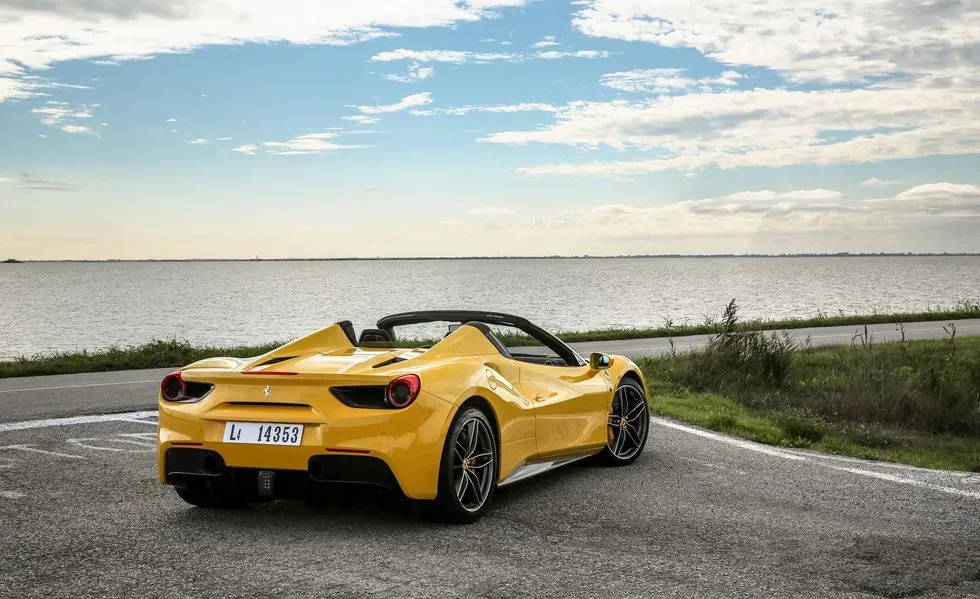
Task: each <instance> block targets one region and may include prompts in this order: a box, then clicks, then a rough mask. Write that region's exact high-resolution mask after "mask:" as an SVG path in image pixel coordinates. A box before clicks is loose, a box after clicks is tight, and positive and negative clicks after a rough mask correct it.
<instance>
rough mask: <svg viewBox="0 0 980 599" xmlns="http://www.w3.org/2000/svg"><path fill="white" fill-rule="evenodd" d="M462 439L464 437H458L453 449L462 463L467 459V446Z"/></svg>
mask: <svg viewBox="0 0 980 599" xmlns="http://www.w3.org/2000/svg"><path fill="white" fill-rule="evenodd" d="M460 437H462V435H459V436H457V437H456V444H455V446H454V447H453V449H454V450H455V452H456V457H457V458H459V461H460V462H462V461H463V460H465V459H466V445H465V444H464V443H463V442H462V441H461V440H460Z"/></svg>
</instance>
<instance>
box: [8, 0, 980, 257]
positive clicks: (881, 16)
mask: <svg viewBox="0 0 980 599" xmlns="http://www.w3.org/2000/svg"><path fill="white" fill-rule="evenodd" d="M0 40H3V42H2V43H0V258H2V257H8V256H9V257H18V258H28V259H50V258H75V259H78V258H144V257H152V258H181V257H247V256H255V255H259V256H262V257H317V256H323V257H331V256H406V255H410V256H417V255H433V256H446V255H498V254H502V255H513V254H522V255H545V254H584V253H588V254H594V255H599V254H601V255H605V254H636V253H718V252H720V253H728V252H736V253H742V252H762V253H782V252H813V251H817V252H838V251H851V252H878V251H886V252H905V251H912V252H934V251H938V252H942V251H952V252H957V251H969V252H978V251H980V66H978V65H980V0H934V1H931V2H930V1H925V2H922V1H918V0H860V1H859V2H855V1H853V0H848V1H844V0H739V1H736V0H700V1H699V2H688V1H687V0H579V1H576V2H567V1H558V0H469V1H468V2H467V1H465V0H398V1H393V0H358V1H357V2H323V1H318V0H276V1H275V2H273V1H265V0H235V1H234V2H233V1H231V0H0Z"/></svg>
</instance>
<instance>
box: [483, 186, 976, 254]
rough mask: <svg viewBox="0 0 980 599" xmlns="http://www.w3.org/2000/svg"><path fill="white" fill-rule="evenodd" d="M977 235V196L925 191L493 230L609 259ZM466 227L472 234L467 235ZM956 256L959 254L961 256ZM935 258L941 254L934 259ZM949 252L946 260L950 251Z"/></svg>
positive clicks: (920, 243) (623, 214)
mask: <svg viewBox="0 0 980 599" xmlns="http://www.w3.org/2000/svg"><path fill="white" fill-rule="evenodd" d="M970 223H972V225H971V224H970ZM976 225H980V186H976V185H958V184H951V183H934V184H929V185H923V186H919V187H916V188H913V189H910V190H907V191H905V192H903V193H900V194H898V195H896V196H893V197H891V198H885V199H882V200H866V201H863V202H858V201H852V200H849V199H847V198H846V197H845V196H844V194H842V193H840V192H838V191H833V190H826V189H802V190H796V191H786V192H776V191H772V190H762V191H744V192H739V193H732V194H729V195H727V196H722V197H718V198H705V199H697V200H689V201H682V202H675V203H671V204H648V205H629V204H617V203H607V204H602V205H597V206H593V207H590V208H584V209H576V210H569V211H563V212H557V213H537V214H528V215H523V214H520V215H518V214H511V215H510V217H509V218H508V219H506V220H505V221H504V222H503V224H501V225H500V226H498V227H497V228H496V229H495V230H494V232H493V233H494V236H495V237H496V239H498V240H506V243H507V247H518V246H520V244H521V243H522V241H528V242H530V241H531V240H533V241H534V242H536V243H535V245H534V246H533V247H538V248H541V247H555V246H556V245H557V246H560V247H567V248H569V250H566V251H569V252H570V253H571V251H573V250H572V248H579V252H575V253H581V251H582V249H583V248H586V249H591V250H593V251H595V250H596V249H598V248H604V249H605V250H606V251H610V250H611V253H617V252H622V251H624V248H629V249H627V250H626V251H650V252H652V253H661V252H662V253H672V252H680V253H691V252H697V251H700V250H702V249H703V250H704V251H706V252H708V253H715V252H729V251H743V252H755V251H759V249H760V246H761V247H762V248H763V249H762V251H763V252H772V251H786V252H807V251H821V252H827V251H842V250H846V251H883V250H884V251H903V252H904V251H936V248H937V247H938V248H951V246H954V245H956V244H958V245H959V246H961V249H966V250H967V251H969V250H970V249H971V248H972V249H973V251H976V249H977V248H980V245H977V242H976V239H975V236H973V237H974V238H973V239H972V240H971V239H969V238H968V236H967V237H962V238H961V239H957V240H956V241H950V239H949V231H950V230H951V229H950V228H951V227H957V226H958V227H960V230H965V231H968V230H969V229H970V227H971V226H976ZM475 227H476V225H474V231H476V228H475ZM962 246H965V247H962ZM940 251H942V250H940ZM954 251H955V250H954Z"/></svg>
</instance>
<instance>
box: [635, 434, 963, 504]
mask: <svg viewBox="0 0 980 599" xmlns="http://www.w3.org/2000/svg"><path fill="white" fill-rule="evenodd" d="M650 421H651V422H653V423H655V424H659V425H661V426H666V427H668V428H673V429H676V430H679V431H684V432H686V433H690V434H692V435H697V436H699V437H705V438H707V439H712V440H714V441H720V442H722V443H728V444H729V445H735V446H736V447H741V448H742V449H748V450H750V451H756V452H758V453H764V454H766V455H771V456H775V457H779V458H783V459H786V460H793V461H798V462H810V463H811V464H816V465H818V466H822V467H824V468H829V469H831V470H837V471H839V472H847V473H850V474H857V475H859V476H867V477H869V478H876V479H878V480H886V481H889V482H893V483H898V484H902V485H911V486H913V487H920V488H923V489H930V490H933V491H940V492H942V493H948V494H950V495H959V496H961V497H970V498H973V499H980V492H976V491H968V490H966V489H957V488H955V487H946V486H943V485H937V484H933V483H927V482H925V481H921V480H915V479H913V478H905V477H902V476H895V475H893V474H886V473H884V472H875V471H873V470H864V469H861V468H848V467H846V466H838V465H836V464H832V463H830V462H828V461H824V460H823V458H824V457H825V456H809V457H803V456H801V455H798V454H794V453H789V452H786V451H780V450H778V449H770V448H769V447H768V446H766V445H762V444H760V443H755V442H752V441H745V440H742V439H736V438H734V437H727V436H725V435H721V434H716V433H709V432H708V431H703V430H701V429H698V428H693V427H690V426H685V425H683V424H679V423H677V422H674V421H672V420H666V419H664V418H656V417H651V418H650ZM864 463H867V462H864ZM882 465H885V464H882ZM921 470H925V469H921ZM925 471H927V472H942V473H945V474H956V472H945V471H942V470H932V471H929V470H925Z"/></svg>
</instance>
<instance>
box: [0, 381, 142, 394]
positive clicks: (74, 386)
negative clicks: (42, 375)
mask: <svg viewBox="0 0 980 599" xmlns="http://www.w3.org/2000/svg"><path fill="white" fill-rule="evenodd" d="M159 382H160V381H158V380H156V379H154V380H152V381H119V382H117V383H85V384H83V385H59V386H57V387H26V388H24V389H0V393H21V392H24V391H57V390H58V389H81V388H83V387H112V386H115V385H145V384H146V383H159Z"/></svg>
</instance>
